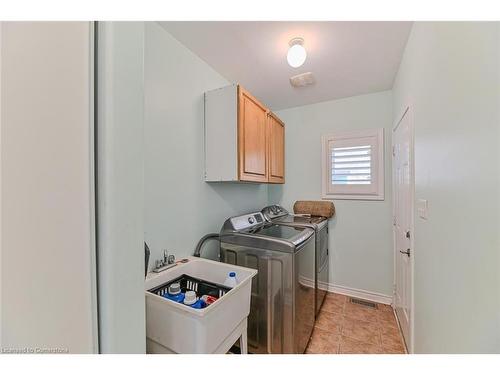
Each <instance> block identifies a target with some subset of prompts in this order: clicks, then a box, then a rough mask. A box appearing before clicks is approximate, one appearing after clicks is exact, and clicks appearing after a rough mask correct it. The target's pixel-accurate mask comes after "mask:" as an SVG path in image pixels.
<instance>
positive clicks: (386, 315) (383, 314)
mask: <svg viewBox="0 0 500 375" xmlns="http://www.w3.org/2000/svg"><path fill="white" fill-rule="evenodd" d="M378 320H379V322H391V323H392V322H395V321H396V317H395V316H394V311H393V310H387V311H380V312H379V314H378Z"/></svg>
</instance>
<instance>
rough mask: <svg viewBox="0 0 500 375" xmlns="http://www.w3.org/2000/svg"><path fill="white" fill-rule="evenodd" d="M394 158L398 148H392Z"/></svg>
mask: <svg viewBox="0 0 500 375" xmlns="http://www.w3.org/2000/svg"><path fill="white" fill-rule="evenodd" d="M392 156H396V148H395V147H394V146H392Z"/></svg>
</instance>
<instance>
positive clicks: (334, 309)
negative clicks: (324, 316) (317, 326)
mask: <svg viewBox="0 0 500 375" xmlns="http://www.w3.org/2000/svg"><path fill="white" fill-rule="evenodd" d="M344 305H345V304H344V303H339V302H338V301H334V300H331V299H326V298H325V302H323V306H321V311H322V312H323V311H327V312H329V313H334V314H343V313H344Z"/></svg>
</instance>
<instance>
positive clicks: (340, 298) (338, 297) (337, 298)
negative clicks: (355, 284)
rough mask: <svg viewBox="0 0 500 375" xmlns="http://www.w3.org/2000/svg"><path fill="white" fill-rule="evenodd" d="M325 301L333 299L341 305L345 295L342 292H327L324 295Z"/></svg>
mask: <svg viewBox="0 0 500 375" xmlns="http://www.w3.org/2000/svg"><path fill="white" fill-rule="evenodd" d="M325 301H333V302H336V303H337V304H341V305H343V304H344V303H345V302H346V301H347V297H346V296H343V295H342V294H337V293H327V294H326V297H325Z"/></svg>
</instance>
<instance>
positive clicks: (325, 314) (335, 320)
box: [314, 311, 344, 333]
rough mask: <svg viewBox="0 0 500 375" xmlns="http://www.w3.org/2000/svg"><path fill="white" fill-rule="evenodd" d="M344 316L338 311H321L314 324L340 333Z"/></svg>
mask: <svg viewBox="0 0 500 375" xmlns="http://www.w3.org/2000/svg"><path fill="white" fill-rule="evenodd" d="M343 320H344V316H343V315H342V314H340V313H331V312H329V311H321V312H320V313H319V315H318V317H317V318H316V323H315V324H314V326H315V327H316V328H320V329H322V330H325V331H328V332H330V333H340V328H341V327H342V322H343Z"/></svg>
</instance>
